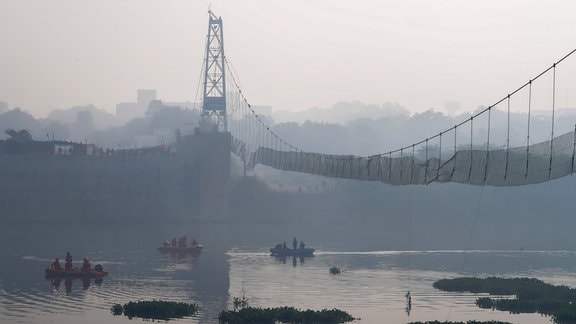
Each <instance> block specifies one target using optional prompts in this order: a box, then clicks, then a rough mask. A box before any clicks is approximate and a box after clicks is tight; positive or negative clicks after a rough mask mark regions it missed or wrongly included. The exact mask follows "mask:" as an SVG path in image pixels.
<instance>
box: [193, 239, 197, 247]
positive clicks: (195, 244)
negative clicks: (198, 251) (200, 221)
mask: <svg viewBox="0 0 576 324" xmlns="http://www.w3.org/2000/svg"><path fill="white" fill-rule="evenodd" d="M197 245H198V241H196V239H195V238H193V239H192V246H197Z"/></svg>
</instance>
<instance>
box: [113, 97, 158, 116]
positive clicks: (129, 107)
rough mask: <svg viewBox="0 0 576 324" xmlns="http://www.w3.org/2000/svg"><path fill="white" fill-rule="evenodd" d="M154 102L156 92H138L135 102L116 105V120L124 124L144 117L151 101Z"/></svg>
mask: <svg viewBox="0 0 576 324" xmlns="http://www.w3.org/2000/svg"><path fill="white" fill-rule="evenodd" d="M154 100H156V90H138V101H137V102H123V103H119V104H117V105H116V118H118V119H119V120H120V121H122V122H123V123H126V122H128V121H130V120H132V119H134V118H141V117H144V116H145V115H146V111H148V107H149V106H150V103H151V102H152V101H154Z"/></svg>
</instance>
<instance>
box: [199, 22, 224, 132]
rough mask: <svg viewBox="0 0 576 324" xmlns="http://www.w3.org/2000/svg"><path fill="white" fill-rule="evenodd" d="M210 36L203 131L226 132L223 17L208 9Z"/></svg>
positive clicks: (203, 105)
mask: <svg viewBox="0 0 576 324" xmlns="http://www.w3.org/2000/svg"><path fill="white" fill-rule="evenodd" d="M208 13H209V15H210V17H209V21H208V36H207V39H206V57H205V60H204V99H203V102H202V120H201V124H200V129H201V131H202V132H204V133H206V132H226V131H228V125H227V120H226V73H225V72H226V71H225V62H224V34H223V31H222V18H220V17H216V16H215V15H214V13H213V12H212V11H208Z"/></svg>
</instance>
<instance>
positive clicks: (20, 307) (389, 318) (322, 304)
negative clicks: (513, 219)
mask: <svg viewBox="0 0 576 324" xmlns="http://www.w3.org/2000/svg"><path fill="white" fill-rule="evenodd" d="M294 233H298V235H299V238H300V237H301V238H303V239H305V240H307V243H308V246H310V247H314V248H316V249H317V252H316V255H315V257H312V258H305V259H292V258H288V259H286V260H279V259H277V258H274V257H271V256H269V254H268V253H267V249H268V248H269V247H271V246H273V245H274V244H276V243H278V242H280V241H284V240H285V241H287V242H288V243H289V242H291V240H292V237H293V235H294ZM184 234H186V235H188V237H189V238H190V239H191V238H192V237H195V238H197V239H198V240H199V241H200V243H203V244H204V245H205V250H204V251H203V253H202V254H201V255H199V256H198V257H190V256H173V255H163V254H160V253H158V252H157V251H156V249H155V248H156V247H157V246H158V245H159V244H160V243H161V242H162V241H164V240H166V239H170V238H172V237H174V236H180V235H184ZM364 235H368V236H370V235H372V234H370V233H369V232H367V233H365V234H364ZM374 235H376V234H374ZM327 237H329V236H327ZM327 237H326V238H323V236H319V235H315V236H314V235H313V233H312V232H311V231H310V232H307V231H306V230H303V229H302V228H298V226H295V227H290V226H283V227H282V228H281V229H279V228H278V226H273V225H239V224H235V225H224V224H173V225H150V224H148V225H146V224H132V225H126V224H123V225H120V224H96V225H55V224H44V225H34V226H26V225H2V228H1V229H0V257H1V258H2V267H1V269H0V323H62V324H67V323H75V324H76V323H98V324H100V323H126V324H127V323H141V322H142V323H143V322H146V323H149V321H144V320H141V319H132V320H129V319H128V318H126V317H124V316H113V315H112V314H111V312H110V308H111V306H112V305H113V304H115V303H120V304H123V303H127V302H129V301H137V300H152V299H162V300H170V301H177V302H189V303H197V304H198V305H199V306H200V307H201V312H200V313H199V314H198V315H197V316H194V317H191V318H185V319H180V320H174V321H170V322H174V323H180V322H182V323H214V322H217V320H216V318H217V315H218V313H219V312H220V311H221V310H224V309H227V308H228V309H231V304H232V300H233V298H234V297H242V296H245V297H246V298H248V300H249V303H250V304H251V305H252V306H261V307H275V306H285V305H289V306H294V307H297V308H301V309H308V308H310V309H315V310H321V309H325V308H327V309H331V308H339V309H342V310H345V311H347V312H348V313H350V314H352V315H353V316H354V317H358V318H360V319H359V320H357V321H356V322H358V323H407V322H410V321H430V320H439V321H467V320H472V319H475V320H503V321H509V322H513V323H528V324H537V323H550V322H551V321H550V319H549V318H547V317H543V316H540V315H538V314H520V315H518V314H508V313H505V312H499V311H492V310H482V309H479V308H477V307H476V306H475V305H474V301H475V299H476V298H477V297H478V296H481V295H479V294H471V293H445V292H441V291H438V290H436V289H434V288H433V287H432V283H433V282H434V281H436V280H438V279H442V278H453V277H461V276H480V277H485V276H506V277H517V276H527V277H535V278H538V279H541V280H544V281H545V282H548V283H552V284H563V285H567V286H569V287H576V279H574V278H576V276H575V275H576V262H574V260H575V258H576V253H575V252H572V251H478V250H466V251H458V250H439V251H428V250H427V251H405V250H404V251H393V250H386V249H383V248H382V246H374V245H373V244H370V246H367V245H366V244H362V242H363V240H362V239H361V237H359V238H357V239H356V241H357V242H358V244H356V245H353V244H350V243H349V242H347V243H346V244H344V243H339V242H337V241H336V242H335V240H334V239H328V238H327ZM278 238H280V239H278ZM365 241H370V242H373V241H374V240H373V239H372V238H370V239H367V240H365ZM370 247H375V249H370ZM67 251H70V253H71V254H72V255H73V257H74V258H75V260H77V261H80V260H81V259H82V258H83V257H88V258H90V259H91V260H92V262H93V264H98V263H100V264H102V265H103V266H104V268H105V269H106V270H108V271H109V276H108V277H105V278H104V279H103V280H102V281H98V282H96V281H94V280H90V281H84V282H83V281H82V280H72V281H65V280H63V281H61V282H54V281H51V280H48V279H45V278H44V274H43V271H44V268H45V267H47V266H48V265H49V264H50V263H51V261H52V260H53V258H55V257H60V258H63V257H64V256H65V254H66V252H67ZM78 264H79V263H78ZM333 266H335V267H339V268H341V269H342V273H341V274H339V275H332V274H330V273H329V271H328V270H329V268H330V267H333ZM408 291H410V294H411V296H412V308H411V309H410V310H407V309H406V298H405V295H406V293H407V292H408Z"/></svg>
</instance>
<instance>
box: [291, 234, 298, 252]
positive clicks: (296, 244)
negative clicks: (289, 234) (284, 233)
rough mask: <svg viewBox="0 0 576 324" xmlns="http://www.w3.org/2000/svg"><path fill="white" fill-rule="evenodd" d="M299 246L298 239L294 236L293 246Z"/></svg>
mask: <svg viewBox="0 0 576 324" xmlns="http://www.w3.org/2000/svg"><path fill="white" fill-rule="evenodd" d="M297 247H298V241H297V240H296V237H294V240H292V248H294V250H296V248H297Z"/></svg>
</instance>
